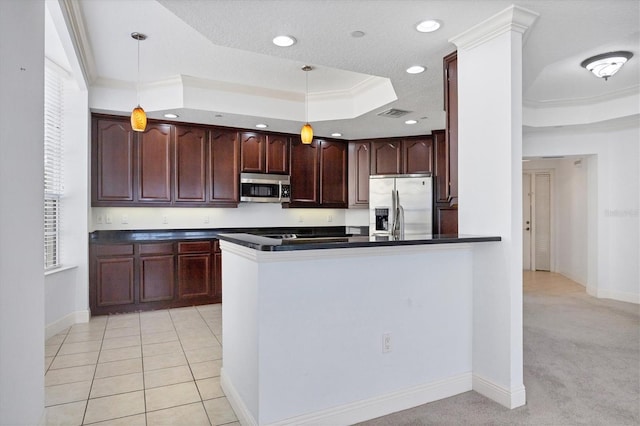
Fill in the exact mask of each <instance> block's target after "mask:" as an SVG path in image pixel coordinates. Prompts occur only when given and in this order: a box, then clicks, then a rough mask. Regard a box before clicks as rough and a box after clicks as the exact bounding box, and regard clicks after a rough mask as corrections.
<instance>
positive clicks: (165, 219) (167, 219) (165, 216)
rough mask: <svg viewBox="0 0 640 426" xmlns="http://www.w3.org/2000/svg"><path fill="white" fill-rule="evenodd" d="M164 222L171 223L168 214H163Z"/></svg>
mask: <svg viewBox="0 0 640 426" xmlns="http://www.w3.org/2000/svg"><path fill="white" fill-rule="evenodd" d="M162 223H165V224H166V223H169V217H167V215H164V216H162Z"/></svg>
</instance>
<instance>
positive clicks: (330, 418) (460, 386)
mask: <svg viewBox="0 0 640 426" xmlns="http://www.w3.org/2000/svg"><path fill="white" fill-rule="evenodd" d="M220 376H221V379H220V381H221V385H222V389H223V390H224V392H225V394H226V395H227V399H228V400H229V402H230V404H231V406H232V407H233V409H234V410H235V412H236V414H237V416H238V420H239V421H240V424H242V425H244V426H248V425H250V426H254V425H257V424H258V423H257V421H256V419H255V418H254V417H253V415H252V414H251V413H250V412H249V411H248V410H247V408H246V406H245V405H244V403H243V402H242V401H241V400H240V399H239V395H238V394H237V392H236V391H235V389H234V387H233V385H232V384H231V383H230V382H229V380H228V377H227V376H226V375H225V374H224V368H223V369H222V371H221V374H220ZM471 388H472V379H471V373H464V374H460V375H458V376H453V377H450V378H447V379H444V380H439V381H436V382H431V383H427V384H424V385H418V386H414V387H411V388H408V389H404V390H401V391H398V392H393V393H390V394H386V395H382V396H379V397H374V398H369V399H366V400H363V401H357V402H353V403H349V404H344V405H341V406H338V407H332V408H329V409H326V410H321V411H316V412H313V413H308V414H304V415H301V416H296V417H291V418H288V419H283V420H279V421H276V422H273V423H269V426H285V425H287V426H288V425H318V424H327V425H328V424H330V425H336V426H337V425H350V424H354V423H358V422H362V421H365V420H370V419H374V418H376V417H380V416H386V415H387V414H391V413H395V412H398V411H402V410H406V409H408V408H413V407H417V406H419V405H422V404H426V403H428V402H433V401H437V400H439V399H443V398H448V397H450V396H454V395H458V394H460V393H463V392H467V391H470V390H471Z"/></svg>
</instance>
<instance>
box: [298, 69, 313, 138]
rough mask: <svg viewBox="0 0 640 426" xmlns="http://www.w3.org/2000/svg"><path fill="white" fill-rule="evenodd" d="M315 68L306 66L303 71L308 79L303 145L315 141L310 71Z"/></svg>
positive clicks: (302, 133)
mask: <svg viewBox="0 0 640 426" xmlns="http://www.w3.org/2000/svg"><path fill="white" fill-rule="evenodd" d="M312 69H313V67H312V66H311V65H305V66H304V67H302V71H304V72H305V79H306V90H305V95H304V118H305V121H306V123H305V125H304V126H302V129H300V140H301V141H302V143H303V144H305V145H308V144H310V143H311V142H312V141H313V127H311V124H309V71H311V70H312Z"/></svg>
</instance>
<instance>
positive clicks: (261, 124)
mask: <svg viewBox="0 0 640 426" xmlns="http://www.w3.org/2000/svg"><path fill="white" fill-rule="evenodd" d="M256 127H257V128H258V129H266V128H267V127H269V126H267V125H266V124H264V123H259V124H256Z"/></svg>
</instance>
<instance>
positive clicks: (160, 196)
mask: <svg viewBox="0 0 640 426" xmlns="http://www.w3.org/2000/svg"><path fill="white" fill-rule="evenodd" d="M171 140H172V131H171V126H170V125H169V124H149V125H147V130H145V132H144V133H141V134H140V138H139V140H138V155H137V160H138V164H137V172H138V173H137V178H138V179H137V181H138V197H137V200H138V201H139V202H151V203H154V204H170V203H171V163H172V161H171V158H172V152H171V151H172V144H171Z"/></svg>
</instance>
